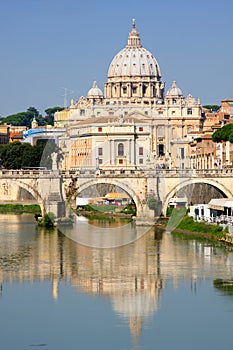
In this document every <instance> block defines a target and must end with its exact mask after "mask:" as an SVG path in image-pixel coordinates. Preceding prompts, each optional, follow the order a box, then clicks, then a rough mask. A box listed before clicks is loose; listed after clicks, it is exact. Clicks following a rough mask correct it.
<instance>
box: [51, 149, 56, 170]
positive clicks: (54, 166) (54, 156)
mask: <svg viewBox="0 0 233 350" xmlns="http://www.w3.org/2000/svg"><path fill="white" fill-rule="evenodd" d="M51 158H52V170H57V169H58V164H57V160H58V159H57V153H56V152H53V153H52V154H51Z"/></svg>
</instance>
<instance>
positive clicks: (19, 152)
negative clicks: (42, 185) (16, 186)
mask: <svg viewBox="0 0 233 350" xmlns="http://www.w3.org/2000/svg"><path fill="white" fill-rule="evenodd" d="M54 152H55V153H56V154H57V160H58V161H60V160H61V159H62V154H61V151H60V149H59V148H58V146H57V145H56V144H55V142H54V141H52V140H38V141H37V143H36V145H35V146H32V145H31V144H29V143H26V142H24V143H21V142H19V141H17V142H12V143H7V144H4V145H0V158H1V167H2V168H5V169H22V168H27V167H28V168H30V167H45V168H47V169H51V168H52V158H51V155H52V153H54Z"/></svg>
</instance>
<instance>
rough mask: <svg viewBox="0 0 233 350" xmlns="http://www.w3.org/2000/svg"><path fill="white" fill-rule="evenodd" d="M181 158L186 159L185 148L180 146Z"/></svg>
mask: <svg viewBox="0 0 233 350" xmlns="http://www.w3.org/2000/svg"><path fill="white" fill-rule="evenodd" d="M180 158H181V159H184V148H183V147H182V148H180Z"/></svg>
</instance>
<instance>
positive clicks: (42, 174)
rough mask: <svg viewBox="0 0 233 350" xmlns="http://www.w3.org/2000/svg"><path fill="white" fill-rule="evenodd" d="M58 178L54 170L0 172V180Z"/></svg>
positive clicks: (11, 170)
mask: <svg viewBox="0 0 233 350" xmlns="http://www.w3.org/2000/svg"><path fill="white" fill-rule="evenodd" d="M57 176H60V174H59V171H54V170H21V169H19V170H17V169H16V170H14V169H2V170H0V178H16V177H20V178H21V177H23V178H52V177H57Z"/></svg>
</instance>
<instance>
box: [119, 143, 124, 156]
mask: <svg viewBox="0 0 233 350" xmlns="http://www.w3.org/2000/svg"><path fill="white" fill-rule="evenodd" d="M123 155H124V145H123V143H119V144H118V156H123Z"/></svg>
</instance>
